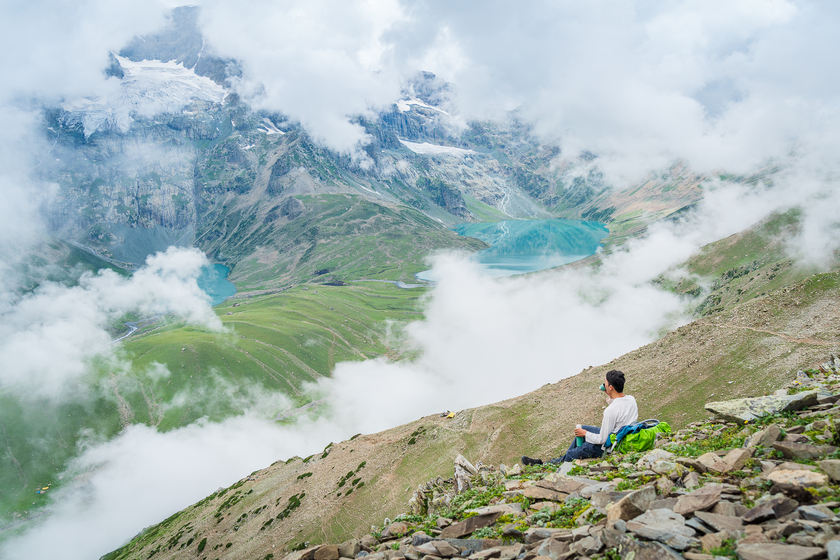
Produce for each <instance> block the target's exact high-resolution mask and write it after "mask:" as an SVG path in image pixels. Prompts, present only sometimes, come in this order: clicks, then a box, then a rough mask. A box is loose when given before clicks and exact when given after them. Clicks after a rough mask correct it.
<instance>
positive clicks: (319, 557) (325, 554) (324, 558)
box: [312, 544, 340, 560]
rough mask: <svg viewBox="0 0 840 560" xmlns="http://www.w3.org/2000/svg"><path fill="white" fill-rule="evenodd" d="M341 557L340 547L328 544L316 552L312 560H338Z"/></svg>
mask: <svg viewBox="0 0 840 560" xmlns="http://www.w3.org/2000/svg"><path fill="white" fill-rule="evenodd" d="M339 556H340V555H339V553H338V545H335V544H326V545H324V546H322V547H320V548H318V550H316V551H315V554H314V555H313V556H312V560H338V559H339Z"/></svg>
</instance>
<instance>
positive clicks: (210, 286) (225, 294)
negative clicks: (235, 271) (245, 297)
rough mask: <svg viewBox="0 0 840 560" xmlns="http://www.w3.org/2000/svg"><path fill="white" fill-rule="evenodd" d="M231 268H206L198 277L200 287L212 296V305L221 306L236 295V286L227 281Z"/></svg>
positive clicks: (215, 266) (220, 266) (213, 266)
mask: <svg viewBox="0 0 840 560" xmlns="http://www.w3.org/2000/svg"><path fill="white" fill-rule="evenodd" d="M228 274H230V268H228V267H226V266H225V265H223V264H214V265H212V266H205V267H204V268H202V269H201V274H199V276H198V287H199V288H201V289H202V290H203V291H204V293H205V294H207V295H208V296H210V305H219V304H220V303H222V302H224V301H225V300H226V299H227V298H229V297H230V296H232V295H233V294H235V293H236V286H234V285H233V283H232V282H229V281H228V280H227V277H228Z"/></svg>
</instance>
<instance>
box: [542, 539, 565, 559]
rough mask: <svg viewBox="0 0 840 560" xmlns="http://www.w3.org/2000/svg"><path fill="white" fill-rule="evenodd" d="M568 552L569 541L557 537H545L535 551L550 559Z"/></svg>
mask: <svg viewBox="0 0 840 560" xmlns="http://www.w3.org/2000/svg"><path fill="white" fill-rule="evenodd" d="M567 552H569V543H567V542H561V541H558V540H557V539H545V540H544V541H543V542H542V544H541V545H540V546H539V548H537V550H536V553H537V554H539V555H540V556H548V557H549V558H551V560H557V558H558V557H559V556H560V555H562V554H566V553H567Z"/></svg>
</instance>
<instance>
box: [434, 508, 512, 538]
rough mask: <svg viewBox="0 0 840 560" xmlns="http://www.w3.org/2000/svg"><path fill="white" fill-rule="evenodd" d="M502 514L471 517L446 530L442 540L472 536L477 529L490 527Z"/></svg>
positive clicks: (441, 535) (442, 534)
mask: <svg viewBox="0 0 840 560" xmlns="http://www.w3.org/2000/svg"><path fill="white" fill-rule="evenodd" d="M501 515H502V514H501V513H499V512H495V513H485V514H484V515H476V516H475V517H469V518H467V519H465V520H463V521H460V522H458V523H454V524H452V525H450V526H449V527H447V528H446V529H444V530H443V531H442V532H441V534H440V538H442V539H458V538H461V537H463V536H464V535H469V534H472V532H473V531H475V530H477V529H481V528H483V527H489V526H490V525H492V524H493V523H495V522H496V520H497V519H498V518H499V517H501Z"/></svg>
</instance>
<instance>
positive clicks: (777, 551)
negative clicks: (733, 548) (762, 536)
mask: <svg viewBox="0 0 840 560" xmlns="http://www.w3.org/2000/svg"><path fill="white" fill-rule="evenodd" d="M823 555H825V550H824V549H822V548H814V547H805V546H795V545H787V544H776V543H753V544H745V545H739V546H738V558H740V559H741V560H816V559H817V558H822V557H823Z"/></svg>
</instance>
